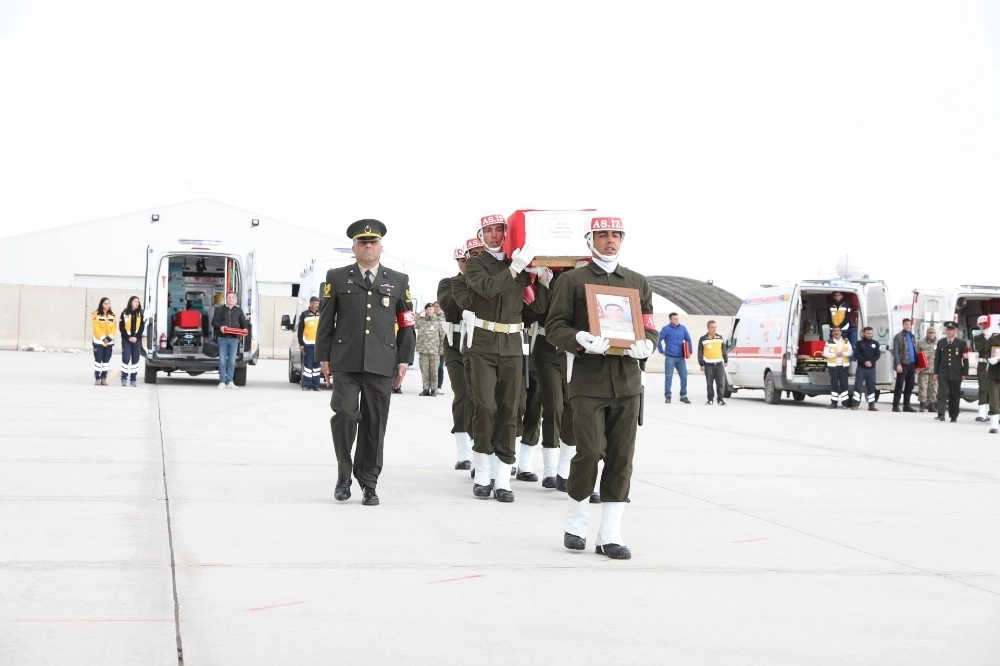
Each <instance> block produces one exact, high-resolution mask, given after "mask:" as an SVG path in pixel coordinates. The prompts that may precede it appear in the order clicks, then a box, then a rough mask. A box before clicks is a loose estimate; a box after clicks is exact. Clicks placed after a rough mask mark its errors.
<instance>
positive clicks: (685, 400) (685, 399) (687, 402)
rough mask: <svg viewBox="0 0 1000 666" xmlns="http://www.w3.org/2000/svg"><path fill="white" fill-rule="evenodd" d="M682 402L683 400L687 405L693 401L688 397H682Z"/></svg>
mask: <svg viewBox="0 0 1000 666" xmlns="http://www.w3.org/2000/svg"><path fill="white" fill-rule="evenodd" d="M681 402H683V403H684V404H685V405H690V404H691V401H690V400H688V399H687V398H681Z"/></svg>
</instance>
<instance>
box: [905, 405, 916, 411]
mask: <svg viewBox="0 0 1000 666" xmlns="http://www.w3.org/2000/svg"><path fill="white" fill-rule="evenodd" d="M903 411H904V412H913V413H916V412H917V410H915V409H913V407H910V406H909V405H907V406H906V407H903Z"/></svg>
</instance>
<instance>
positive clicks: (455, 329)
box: [437, 246, 472, 469]
mask: <svg viewBox="0 0 1000 666" xmlns="http://www.w3.org/2000/svg"><path fill="white" fill-rule="evenodd" d="M454 256H455V262H456V263H457V264H458V274H457V275H454V276H452V277H446V278H444V279H443V280H441V281H440V282H438V289H437V300H438V305H440V306H441V311H442V312H443V313H444V320H445V324H444V325H445V333H446V337H445V347H444V367H445V369H446V370H447V371H448V380H449V381H450V382H451V394H452V397H451V423H452V426H451V432H452V434H454V435H455V448H456V449H457V450H456V462H455V469H472V440H471V438H470V437H469V391H468V386H467V384H466V383H465V364H464V362H463V361H462V347H461V343H462V308H461V307H459V306H458V303H456V302H455V297H454V296H453V295H452V293H451V285H452V282H453V281H454V280H456V279H457V278H459V277H461V276H462V274H463V273H465V262H466V260H467V259H466V256H465V247H464V246H463V247H460V248H458V249H457V250H455V255H454Z"/></svg>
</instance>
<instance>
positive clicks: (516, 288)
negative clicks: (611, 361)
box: [463, 215, 534, 502]
mask: <svg viewBox="0 0 1000 666" xmlns="http://www.w3.org/2000/svg"><path fill="white" fill-rule="evenodd" d="M506 232H507V220H506V218H504V216H503V215H487V216H484V217H482V218H481V219H480V221H479V231H478V235H479V238H480V239H481V240H482V241H483V245H484V246H485V248H486V252H483V253H482V254H480V255H479V256H478V257H476V258H475V259H472V260H471V261H469V262H468V263H467V264H466V266H465V281H466V284H467V286H468V298H467V302H468V303H469V306H470V307H468V308H466V313H465V314H464V315H463V317H464V324H465V326H466V339H465V349H464V352H465V353H466V354H467V358H468V359H469V363H470V366H471V367H470V370H471V374H472V375H473V376H475V383H474V384H472V385H471V390H472V402H473V404H474V405H475V407H474V409H473V414H472V433H473V442H474V443H473V447H472V450H473V451H474V452H475V455H474V456H473V464H474V466H475V470H476V474H475V483H474V484H473V488H472V492H473V495H474V496H475V497H478V498H480V499H486V498H488V497H489V496H490V484H489V482H490V476H491V467H492V464H491V460H490V456H491V455H493V454H494V453H495V454H496V457H497V460H498V462H497V465H496V486H495V487H494V488H493V495H494V497H496V499H497V501H499V502H513V501H514V493H513V492H511V489H510V475H511V469H512V468H513V466H514V456H515V451H514V443H515V441H516V435H515V433H516V432H517V423H516V421H517V417H518V401H519V397H520V395H519V392H520V391H521V390H522V389H521V383H522V382H523V381H524V375H523V372H522V367H521V363H522V356H523V351H522V349H521V331H522V330H523V329H524V324H523V323H522V321H521V308H522V305H523V303H524V290H525V288H526V287H527V286H528V279H529V277H530V275H531V274H530V272H528V271H525V269H526V268H527V267H528V264H530V263H531V261H532V259H534V255H533V254H532V250H531V248H530V247H529V246H527V245H525V246H524V247H522V248H520V249H517V250H514V252H513V253H512V255H511V257H510V258H507V256H506V255H505V253H504V251H503V242H504V238H505V236H506Z"/></svg>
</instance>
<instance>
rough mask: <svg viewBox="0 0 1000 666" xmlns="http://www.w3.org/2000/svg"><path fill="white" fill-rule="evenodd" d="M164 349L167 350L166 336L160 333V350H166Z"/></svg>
mask: <svg viewBox="0 0 1000 666" xmlns="http://www.w3.org/2000/svg"><path fill="white" fill-rule="evenodd" d="M166 348H167V334H166V333H160V349H166Z"/></svg>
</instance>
